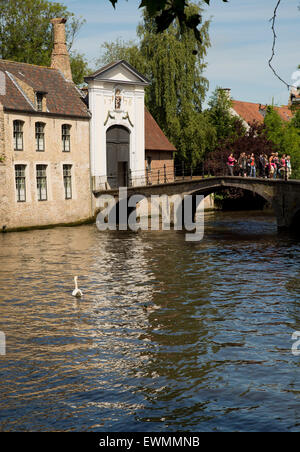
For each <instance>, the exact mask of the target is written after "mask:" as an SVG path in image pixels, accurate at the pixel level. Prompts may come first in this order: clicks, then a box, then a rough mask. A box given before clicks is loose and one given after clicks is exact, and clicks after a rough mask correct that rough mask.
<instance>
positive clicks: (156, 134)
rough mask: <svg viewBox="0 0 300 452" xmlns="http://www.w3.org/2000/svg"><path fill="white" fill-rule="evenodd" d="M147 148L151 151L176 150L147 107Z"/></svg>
mask: <svg viewBox="0 0 300 452" xmlns="http://www.w3.org/2000/svg"><path fill="white" fill-rule="evenodd" d="M145 149H146V150H149V151H173V152H175V151H176V148H175V147H174V146H173V144H172V143H170V141H169V140H168V138H167V137H166V135H165V134H164V133H163V131H162V130H161V128H160V127H159V125H158V124H157V122H156V121H155V119H154V118H153V116H152V115H151V114H150V113H149V111H148V110H147V108H145Z"/></svg>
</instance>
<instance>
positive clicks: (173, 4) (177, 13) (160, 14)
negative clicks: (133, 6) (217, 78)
mask: <svg viewBox="0 0 300 452" xmlns="http://www.w3.org/2000/svg"><path fill="white" fill-rule="evenodd" d="M109 1H110V3H111V4H112V5H113V7H114V8H115V7H116V4H117V3H118V0H109ZM203 1H204V2H205V3H206V4H207V5H209V4H210V0H203ZM222 1H223V2H224V3H227V2H228V0H222ZM188 6H189V1H186V0H141V3H140V6H139V8H146V10H147V12H148V14H149V16H150V17H154V18H155V22H156V26H157V31H158V33H161V32H163V31H164V30H166V29H167V28H168V27H169V26H170V25H171V23H172V22H173V21H174V20H175V19H178V22H179V25H180V29H181V31H183V30H184V29H185V28H188V29H191V30H193V32H194V34H195V38H196V39H197V41H199V42H200V43H201V42H202V40H201V35H200V31H199V30H198V26H199V25H200V24H201V22H202V17H201V15H200V14H193V15H190V16H187V14H186V12H185V9H186V7H188Z"/></svg>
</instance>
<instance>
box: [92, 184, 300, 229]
mask: <svg viewBox="0 0 300 452" xmlns="http://www.w3.org/2000/svg"><path fill="white" fill-rule="evenodd" d="M227 188H239V189H242V190H246V191H250V192H253V193H255V194H257V195H259V196H261V197H262V198H264V199H265V200H266V201H267V202H268V203H269V204H270V206H271V207H272V209H273V211H274V213H275V216H276V218H277V225H278V228H279V229H295V228H298V226H299V227H300V181H296V180H289V181H285V180H279V179H274V180H273V179H260V178H245V177H236V176H218V177H207V178H199V177H197V178H191V179H185V180H177V181H175V182H170V183H166V184H159V185H158V184H157V185H145V186H136V187H128V188H127V195H128V197H130V196H132V195H136V194H138V195H142V196H144V197H146V198H150V197H151V195H159V196H160V195H168V196H172V195H180V196H182V198H183V197H184V195H204V196H208V195H210V194H212V193H216V192H218V191H222V190H224V189H227ZM93 193H94V196H95V198H96V199H97V198H99V197H100V196H102V195H104V196H105V195H110V196H114V197H115V198H116V199H118V196H119V190H118V189H115V190H97V191H94V192H93Z"/></svg>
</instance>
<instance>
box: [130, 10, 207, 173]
mask: <svg viewBox="0 0 300 452" xmlns="http://www.w3.org/2000/svg"><path fill="white" fill-rule="evenodd" d="M200 12H201V7H200V6H199V4H197V5H196V4H191V5H190V7H189V8H188V9H187V10H186V14H188V15H190V16H193V15H194V14H197V13H200ZM208 29H209V22H208V21H206V22H205V23H204V24H203V25H202V27H201V29H200V34H201V39H202V41H201V43H200V41H197V40H196V39H195V36H194V34H193V32H192V31H191V30H190V29H188V28H186V29H185V31H184V32H181V29H180V25H179V23H178V21H177V22H176V21H175V22H174V23H173V24H172V25H170V26H169V28H168V29H167V30H165V31H164V32H163V33H160V34H157V32H156V31H157V26H156V22H155V20H154V18H153V17H150V16H149V15H147V14H145V16H144V23H143V25H141V26H139V28H138V36H139V38H140V40H141V47H140V49H141V53H142V55H143V56H144V58H145V60H146V62H147V65H146V73H145V75H146V76H147V77H148V78H149V79H150V80H151V85H150V86H149V88H148V90H147V93H146V103H147V105H148V108H149V110H150V112H151V113H152V114H153V116H154V117H155V119H156V120H157V121H158V123H159V125H160V126H161V127H162V129H163V131H164V132H165V133H166V135H167V136H168V137H169V138H170V140H171V141H172V142H173V144H174V145H175V146H176V148H177V149H178V154H177V158H179V159H184V160H186V161H187V162H188V163H193V164H196V162H198V161H200V160H201V158H202V155H203V152H204V150H205V137H206V135H209V124H208V123H207V121H206V119H205V118H204V117H203V115H202V113H201V111H202V103H203V101H204V98H205V93H206V91H207V89H208V80H207V79H206V78H205V77H204V76H203V71H204V69H205V67H206V65H205V63H204V58H205V56H206V52H207V49H208V47H209V45H210V41H209V35H208ZM200 124H202V126H203V129H202V130H200V128H201V126H200Z"/></svg>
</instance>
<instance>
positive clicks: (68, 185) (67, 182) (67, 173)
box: [63, 165, 72, 199]
mask: <svg viewBox="0 0 300 452" xmlns="http://www.w3.org/2000/svg"><path fill="white" fill-rule="evenodd" d="M63 176H64V187H65V199H72V165H63Z"/></svg>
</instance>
